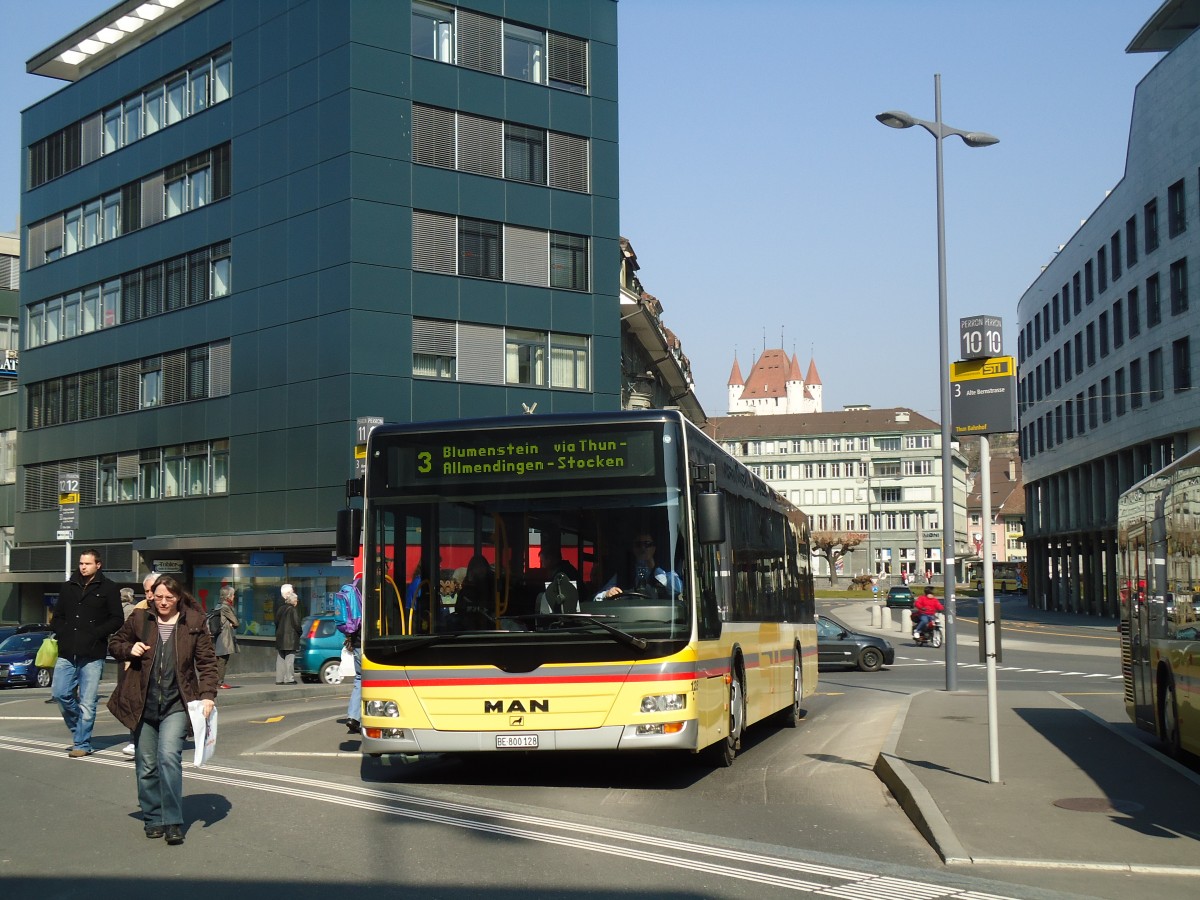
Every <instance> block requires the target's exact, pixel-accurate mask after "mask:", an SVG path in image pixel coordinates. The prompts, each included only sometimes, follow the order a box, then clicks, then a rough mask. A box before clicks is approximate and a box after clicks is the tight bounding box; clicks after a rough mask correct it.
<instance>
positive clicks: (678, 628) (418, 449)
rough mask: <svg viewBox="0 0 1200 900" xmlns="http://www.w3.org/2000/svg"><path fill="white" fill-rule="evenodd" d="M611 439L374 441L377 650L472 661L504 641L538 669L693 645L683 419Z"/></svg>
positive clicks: (371, 543) (612, 433) (370, 575)
mask: <svg viewBox="0 0 1200 900" xmlns="http://www.w3.org/2000/svg"><path fill="white" fill-rule="evenodd" d="M604 434H605V439H604V440H603V441H599V440H596V441H593V440H590V439H582V440H581V439H580V437H579V435H578V434H569V433H567V432H560V431H558V430H556V429H542V430H538V431H536V432H534V431H532V430H531V432H530V433H529V434H527V435H523V436H522V440H521V443H520V444H519V445H514V444H513V443H511V432H510V433H509V434H508V436H507V437H506V440H505V442H504V443H498V442H497V440H492V439H490V438H489V437H488V436H487V434H486V433H484V434H480V433H479V432H461V433H455V432H450V433H440V434H431V433H430V432H419V433H396V434H391V435H387V436H386V438H383V439H381V440H379V441H377V443H376V447H375V449H376V453H375V458H377V459H378V463H377V465H376V467H375V468H373V469H372V470H371V472H370V475H369V483H370V484H371V485H372V492H371V493H372V495H373V497H374V501H373V504H372V505H371V507H370V510H369V513H368V519H367V523H366V528H365V534H366V547H365V550H366V556H365V574H366V579H365V581H366V595H365V597H364V603H365V606H366V609H365V616H364V653H365V654H366V656H367V657H368V658H370V659H372V660H373V661H375V662H377V663H380V664H384V665H397V664H415V663H418V662H422V661H423V662H426V663H427V662H429V661H430V660H432V659H435V658H437V659H447V661H454V662H462V663H464V664H468V663H478V662H480V661H483V660H485V659H487V660H492V661H495V660H496V659H497V658H498V657H497V656H496V654H497V652H498V650H500V648H509V649H508V650H506V651H505V655H504V657H503V658H504V659H507V660H511V662H510V664H511V665H514V666H523V665H529V666H533V665H541V664H544V663H546V662H553V661H566V660H573V661H586V660H604V659H616V658H629V657H630V655H631V654H632V655H634V656H637V655H638V654H639V653H640V651H642V650H644V649H645V648H646V647H647V646H648V645H652V646H653V650H654V652H655V653H657V654H661V653H662V652H663V651H664V646H663V642H668V643H669V642H677V643H679V644H680V645H682V644H683V643H685V642H686V641H688V640H689V639H690V637H691V629H692V624H691V623H692V599H691V591H690V588H689V587H688V584H689V579H688V565H689V563H688V552H689V547H688V542H687V540H686V538H685V529H684V521H685V520H684V512H683V503H684V496H683V489H682V487H681V484H680V481H681V477H682V475H681V473H680V471H679V470H680V462H679V459H678V456H677V454H676V452H675V447H677V446H678V443H677V441H675V440H674V439H673V438H672V427H671V426H670V424H669V423H668V424H665V425H664V423H661V422H659V423H652V424H649V425H640V426H639V427H636V428H633V427H630V428H624V429H612V428H609V429H608V430H606V431H605V432H604ZM518 451H520V452H518ZM505 462H509V463H513V465H511V466H507V465H503V463H505ZM539 466H549V467H552V468H550V469H549V470H547V469H546V468H539ZM512 648H521V649H520V651H519V652H518V651H517V650H514V649H512ZM518 659H520V660H521V661H520V662H517V661H516V660H518Z"/></svg>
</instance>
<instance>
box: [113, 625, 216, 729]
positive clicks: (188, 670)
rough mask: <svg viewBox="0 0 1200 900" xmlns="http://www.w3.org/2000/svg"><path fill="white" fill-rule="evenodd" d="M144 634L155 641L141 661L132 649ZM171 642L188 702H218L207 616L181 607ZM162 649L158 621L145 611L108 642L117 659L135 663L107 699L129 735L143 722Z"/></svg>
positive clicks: (182, 693)
mask: <svg viewBox="0 0 1200 900" xmlns="http://www.w3.org/2000/svg"><path fill="white" fill-rule="evenodd" d="M147 620H149V624H147ZM143 634H149V635H151V636H152V639H151V640H149V641H146V643H148V644H149V645H150V648H151V649H150V652H149V653H147V654H145V655H144V656H142V657H141V658H137V657H133V656H130V655H129V651H130V649H132V647H133V645H134V644H136V643H137V642H138V641H140V640H142V636H143ZM172 639H173V640H174V641H175V660H176V665H175V678H176V681H177V682H178V684H179V695H180V696H181V697H182V698H183V702H184V703H185V704H186V703H188V702H189V701H192V700H205V699H208V700H216V699H217V657H216V654H215V653H213V645H212V638H211V637H209V635H208V627H207V626H206V625H205V623H204V613H202V612H200V611H199V610H195V609H191V608H190V607H180V615H179V621H178V622H177V623H176V625H175V633H174V635H173V637H172ZM157 648H158V627H157V626H156V625H155V624H154V622H153V613H151V612H150V611H148V610H144V609H137V610H134V612H133V615H131V616H130V617H129V618H128V619H126V620H125V624H124V625H122V626H121V627H120V629H119V630H118V631H117V633H116V634H114V635H113V636H112V637H111V638H109V641H108V652H109V653H111V654H112V656H113V659H115V660H117V661H118V662H120V661H128V662H129V664H130V665H129V668H128V669H126V670H125V672H124V673H123V674H122V677H121V678H119V679H118V680H117V689H116V690H115V691H113V692H112V695H111V696H110V697H109V698H108V711H109V712H110V713H112V714H113V716H114V717H116V719H117V721H118V722H120V723H121V724H122V725H124V726H125V727H126V728H128V729H129V730H130V731H133V730H135V729H136V728H137V727H138V724H139V723H140V722H141V721H142V711H143V710H144V709H145V707H146V694H147V692H148V690H149V688H150V672H151V670H152V669H153V668H154V653H155V651H156V650H157Z"/></svg>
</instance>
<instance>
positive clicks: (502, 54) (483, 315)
mask: <svg viewBox="0 0 1200 900" xmlns="http://www.w3.org/2000/svg"><path fill="white" fill-rule="evenodd" d="M616 41H617V4H616V2H615V0H539V2H517V0H509V2H507V3H503V4H501V3H496V2H493V0H459V2H456V3H453V4H451V3H430V2H424V0H396V2H387V3H380V2H361V0H357V2H340V0H339V2H334V0H124V2H120V3H118V4H116V5H114V6H113V7H112V8H111V9H110V10H109V11H108V12H106V13H104V14H103V15H101V16H100V17H98V18H96V19H94V20H92V21H91V22H88V23H83V24H81V25H80V26H79V27H78V28H77V29H76V30H74V31H71V32H70V33H69V34H67V35H66V36H65V37H63V39H62V40H61V41H59V42H58V43H56V44H55V45H54V46H52V47H49V48H47V49H46V50H45V51H44V52H42V53H39V54H38V55H36V56H35V57H33V58H32V59H31V60H30V61H29V63H28V67H27V68H28V71H29V72H31V73H35V74H40V75H45V76H48V77H50V78H55V79H59V80H60V81H62V82H63V83H64V84H63V86H62V87H61V89H59V90H57V91H56V92H54V93H52V94H50V95H49V96H47V97H46V98H45V99H44V100H42V101H41V102H39V103H37V104H35V105H33V106H32V107H30V108H29V109H27V110H26V111H25V112H24V113H23V115H22V144H23V146H24V148H25V162H24V165H23V168H22V173H21V178H22V202H21V210H22V216H21V218H22V223H23V227H22V233H21V240H22V259H23V268H24V271H23V272H22V283H21V305H22V307H23V315H24V322H23V328H24V330H23V350H24V352H23V357H24V358H23V363H24V365H23V366H22V368H21V373H20V384H21V388H22V408H21V416H20V419H21V421H20V443H19V459H18V461H19V468H18V472H17V494H18V502H17V511H16V515H15V519H16V539H17V543H18V546H17V548H16V549H15V550H14V551H13V566H12V569H13V572H12V573H10V575H9V576H7V577H10V578H14V579H16V580H19V581H21V582H22V615H27V614H28V611H30V610H32V609H34V608H35V607H36V608H40V607H41V605H42V604H43V599H42V598H43V596H44V594H46V593H47V592H50V591H54V590H56V589H57V585H58V583H59V582H61V580H62V577H63V571H64V546H63V543H62V542H61V541H60V540H57V536H58V535H59V533H60V532H64V531H67V530H69V531H71V532H73V540H74V545H75V548H76V550H78V549H79V548H81V547H83V546H89V545H93V544H94V545H99V546H100V548H101V550H102V552H103V553H104V555H105V558H106V568H107V570H108V572H109V574H110V575H113V576H114V577H116V578H118V579H120V580H126V581H130V582H133V581H137V580H140V577H141V574H142V573H143V572H145V571H147V570H156V571H178V572H180V573H182V574H183V576H184V578H185V579H186V580H187V581H188V582H189V583H191V584H194V585H195V587H196V589H197V592H198V593H199V594H200V596H201V597H202V599H211V598H214V597H215V595H216V591H217V588H218V587H219V586H220V585H221V584H223V583H231V584H233V585H234V586H235V587H236V588H237V591H238V612H239V615H240V617H241V619H242V622H243V623H244V625H243V629H242V631H243V635H242V637H243V644H244V645H246V646H251V647H252V646H253V644H254V642H255V640H256V639H257V638H261V639H262V641H263V644H264V646H266V645H268V644H269V636H270V635H271V633H272V631H273V616H274V604H275V602H276V599H277V597H278V593H279V586H280V585H281V584H282V583H283V582H291V583H292V584H294V585H295V586H296V587H297V589H298V590H299V592H300V593H301V597H302V604H303V607H302V608H304V609H305V610H318V609H321V608H323V607H324V606H325V602H326V598H327V596H328V595H329V594H330V593H331V592H333V591H336V590H337V587H338V586H339V585H340V584H341V583H342V582H344V581H347V580H349V577H350V574H349V571H348V568H347V567H346V566H345V565H338V564H337V561H335V560H334V559H333V558H332V545H333V540H334V535H333V522H334V514H335V511H336V510H337V509H338V508H339V507H340V506H342V505H343V503H344V485H345V480H346V479H347V478H348V477H349V476H350V475H352V474H353V471H354V460H353V447H354V441H355V425H356V421H357V420H358V419H359V418H361V417H378V418H380V419H384V420H387V421H407V420H436V419H443V418H451V419H453V418H459V417H467V416H482V415H494V414H503V413H518V414H519V413H521V412H522V410H523V408H526V407H533V406H534V404H536V407H537V412H538V413H545V412H558V411H578V410H612V409H618V408H620V405H621V395H622V384H621V378H620V354H621V326H620V316H619V310H620V303H621V301H620V285H619V267H618V265H617V260H618V259H619V258H620V245H619V227H618V189H617V182H618V179H617V174H618V172H617V47H616ZM64 475H78V479H79V488H80V490H79V494H80V498H79V504H78V508H77V518H76V520H75V524H74V525H73V526H71V527H70V528H69V529H67V528H64V526H63V519H62V514H61V513H60V509H59V506H60V504H59V481H60V479H61V478H62V477H63V476H64ZM241 659H242V661H243V664H246V662H248V660H247V659H246V654H242V657H241Z"/></svg>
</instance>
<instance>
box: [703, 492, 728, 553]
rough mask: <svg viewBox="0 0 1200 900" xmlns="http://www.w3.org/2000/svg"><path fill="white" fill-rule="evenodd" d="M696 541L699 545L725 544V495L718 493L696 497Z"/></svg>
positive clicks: (708, 493)
mask: <svg viewBox="0 0 1200 900" xmlns="http://www.w3.org/2000/svg"><path fill="white" fill-rule="evenodd" d="M696 539H697V540H699V541H700V543H701V544H722V543H724V542H725V495H724V494H722V493H720V492H719V491H712V492H706V493H702V494H697V495H696Z"/></svg>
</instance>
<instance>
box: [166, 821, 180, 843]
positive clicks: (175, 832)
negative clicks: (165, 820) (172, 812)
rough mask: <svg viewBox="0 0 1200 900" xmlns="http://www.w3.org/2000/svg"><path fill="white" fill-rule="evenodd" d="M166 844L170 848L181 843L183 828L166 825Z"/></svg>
mask: <svg viewBox="0 0 1200 900" xmlns="http://www.w3.org/2000/svg"><path fill="white" fill-rule="evenodd" d="M166 836H167V843H168V844H170V845H171V846H172V847H175V846H178V845H179V844H182V843H183V826H182V825H168V826H167V830H166Z"/></svg>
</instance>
